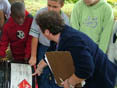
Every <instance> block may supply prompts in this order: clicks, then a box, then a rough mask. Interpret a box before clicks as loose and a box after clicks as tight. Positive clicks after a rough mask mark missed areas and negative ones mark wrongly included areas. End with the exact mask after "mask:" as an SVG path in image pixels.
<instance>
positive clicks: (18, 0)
mask: <svg viewBox="0 0 117 88" xmlns="http://www.w3.org/2000/svg"><path fill="white" fill-rule="evenodd" d="M9 2H10V3H11V4H12V3H13V2H23V3H24V0H9Z"/></svg>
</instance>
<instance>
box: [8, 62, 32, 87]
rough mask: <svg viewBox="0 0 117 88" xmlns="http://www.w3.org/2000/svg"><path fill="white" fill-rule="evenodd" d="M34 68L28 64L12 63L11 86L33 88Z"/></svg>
mask: <svg viewBox="0 0 117 88" xmlns="http://www.w3.org/2000/svg"><path fill="white" fill-rule="evenodd" d="M31 86H32V69H31V66H30V65H28V64H18V63H11V85H10V88H31Z"/></svg>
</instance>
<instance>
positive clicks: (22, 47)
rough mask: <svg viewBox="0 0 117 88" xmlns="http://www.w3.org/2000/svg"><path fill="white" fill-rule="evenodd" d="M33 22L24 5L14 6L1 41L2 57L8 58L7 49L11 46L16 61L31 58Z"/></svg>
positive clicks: (17, 3) (0, 54)
mask: <svg viewBox="0 0 117 88" xmlns="http://www.w3.org/2000/svg"><path fill="white" fill-rule="evenodd" d="M32 20H33V18H32V16H31V15H30V14H29V13H28V12H27V11H26V10H25V6H24V4H23V3H21V2H15V3H13V4H12V6H11V17H10V18H9V20H8V21H7V23H6V24H5V25H4V27H3V34H2V37H1V40H0V57H2V58H3V57H5V56H6V49H7V47H8V45H9V44H10V49H11V53H12V56H13V58H14V61H21V62H22V61H25V60H27V59H28V58H30V54H31V39H32V37H31V36H30V35H29V29H30V26H31V24H32Z"/></svg>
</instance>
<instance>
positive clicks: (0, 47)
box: [0, 26, 9, 57]
mask: <svg viewBox="0 0 117 88" xmlns="http://www.w3.org/2000/svg"><path fill="white" fill-rule="evenodd" d="M8 44H9V39H8V34H7V26H4V28H3V34H2V37H1V40H0V56H1V57H5V56H6V49H7V47H8Z"/></svg>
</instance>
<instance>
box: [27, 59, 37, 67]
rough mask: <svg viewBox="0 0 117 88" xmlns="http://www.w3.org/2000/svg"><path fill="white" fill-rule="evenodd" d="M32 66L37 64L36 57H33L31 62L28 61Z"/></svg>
mask: <svg viewBox="0 0 117 88" xmlns="http://www.w3.org/2000/svg"><path fill="white" fill-rule="evenodd" d="M28 63H29V64H30V65H31V66H34V65H35V64H36V57H35V58H34V57H31V58H30V60H29V62H28Z"/></svg>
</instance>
